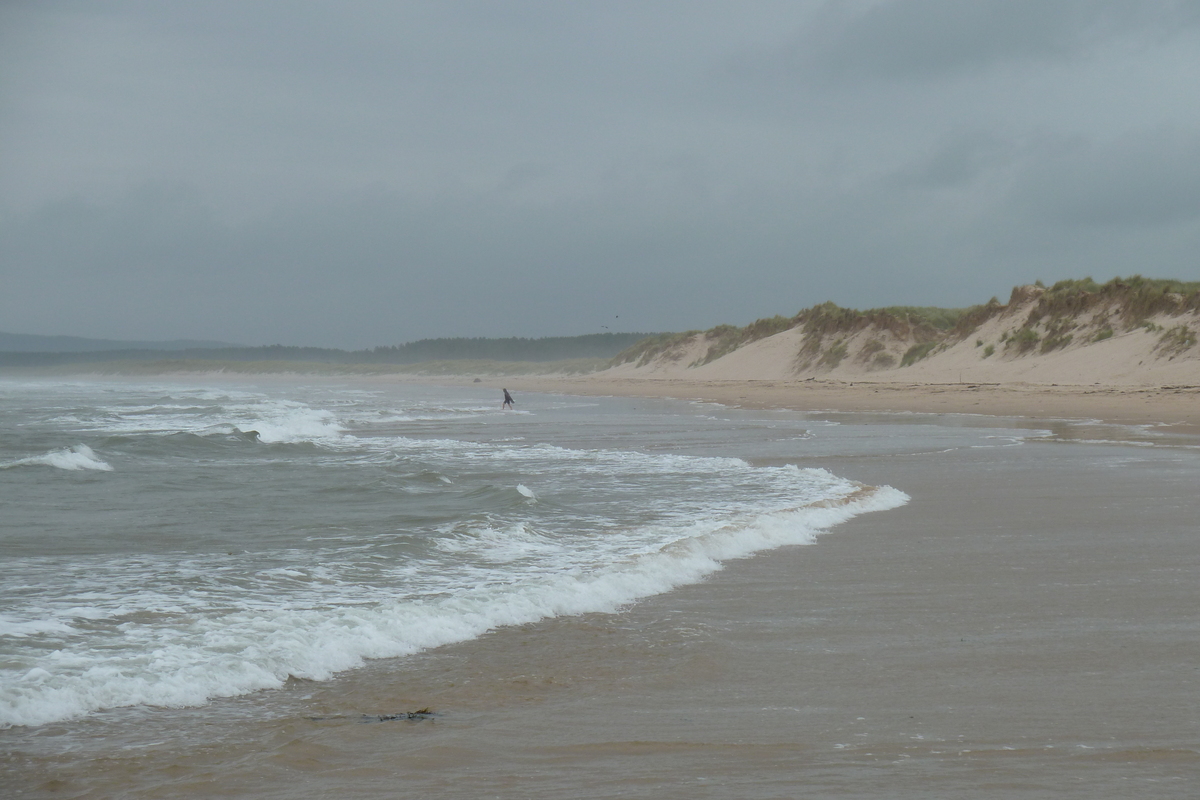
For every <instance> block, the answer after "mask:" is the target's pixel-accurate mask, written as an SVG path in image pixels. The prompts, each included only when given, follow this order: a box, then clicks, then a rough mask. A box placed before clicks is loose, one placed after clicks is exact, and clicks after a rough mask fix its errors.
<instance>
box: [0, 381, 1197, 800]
mask: <svg viewBox="0 0 1200 800" xmlns="http://www.w3.org/2000/svg"><path fill="white" fill-rule="evenodd" d="M143 377H145V376H139V379H140V378H143ZM158 377H162V378H166V377H170V378H179V379H184V380H187V381H201V382H207V381H208V380H210V379H212V378H213V377H214V376H212V375H208V376H205V375H201V374H199V373H190V374H181V375H171V376H158ZM298 379H299V380H302V381H306V382H311V383H330V384H344V383H346V382H347V380H348V379H347V377H346V376H323V377H319V378H316V377H314V378H308V377H305V376H296V375H291V376H282V375H264V376H248V375H239V376H235V377H232V378H231V377H230V376H223V377H222V380H225V381H232V382H237V383H248V384H253V383H260V384H261V383H274V382H276V381H278V382H281V383H284V382H295V381H296V380H298ZM352 380H353V381H354V382H355V383H356V384H358V385H359V386H361V387H362V388H363V389H367V390H369V391H370V392H371V393H372V394H374V393H376V392H382V393H384V394H386V387H387V386H388V385H396V383H397V382H398V381H397V380H396V379H395V378H394V377H392V376H364V377H363V378H361V379H358V378H352ZM399 382H400V383H422V384H433V385H442V384H453V385H457V386H471V387H474V388H476V389H478V390H479V392H480V396H481V397H490V396H491V394H490V393H491V392H493V391H494V393H495V408H496V413H495V414H494V415H493V417H494V418H495V419H494V421H493V422H492V423H490V424H496V423H499V424H504V423H508V422H512V421H514V420H518V419H522V417H521V416H517V415H513V416H507V415H502V414H501V413H500V411H499V408H500V402H501V399H502V396H501V394H500V389H501V388H508V389H509V391H510V392H512V393H513V395H514V396H515V398H516V401H517V409H518V410H519V411H520V410H524V409H525V408H527V407H529V406H534V407H535V408H536V407H537V406H538V405H539V404H541V405H543V406H553V405H555V404H556V403H555V402H554V401H553V398H550V401H551V402H549V403H547V399H548V398H546V397H541V398H535V397H534V396H533V395H534V394H535V393H537V394H540V393H549V394H559V395H572V396H577V397H580V396H582V397H586V396H602V395H603V396H625V397H664V398H677V399H680V400H684V401H705V402H713V403H720V404H722V405H726V406H729V407H734V408H738V407H740V408H742V409H748V410H750V412H751V413H746V412H742V411H735V412H732V413H729V412H724V411H722V412H714V413H719V414H720V415H722V416H724V415H728V416H730V417H732V418H736V419H738V420H740V421H747V420H750V421H756V422H755V424H759V425H760V426H761V429H764V430H772V426H773V424H774V423H773V422H772V420H773V419H774V418H775V415H766V414H761V415H760V414H754V413H752V412H753V410H756V409H793V410H798V411H802V412H809V415H807V416H806V417H805V419H808V420H811V422H806V423H803V424H804V425H805V426H806V427H808V428H809V430H810V431H813V432H815V433H816V435H815V437H790V433H789V434H788V435H787V436H785V438H782V439H778V440H772V441H779V442H783V443H784V444H783V445H781V449H767V448H765V447H760V446H759V445H754V446H751V445H746V446H744V447H741V448H740V449H737V450H732V449H731V450H728V451H727V452H723V453H722V455H726V456H729V457H738V458H746V459H748V460H750V461H751V462H753V463H755V464H759V463H763V464H768V463H769V464H780V463H787V464H792V465H795V466H796V467H797V468H799V469H820V470H827V471H829V472H831V473H832V474H834V475H837V476H839V477H843V478H846V479H848V480H852V481H855V482H858V483H861V484H863V485H864V486H891V487H894V488H895V489H898V490H900V491H902V492H905V493H906V494H908V495H909V496H910V498H911V499H910V502H909V503H908V504H907V505H905V506H903V507H900V508H896V509H892V510H888V511H879V512H872V513H867V514H863V515H861V516H859V517H855V518H854V519H852V520H849V521H846V522H843V523H841V524H839V525H837V526H836V527H834V528H833V529H831V530H829V531H828V532H827V533H825V534H822V535H821V536H820V537H819V539H818V541H817V542H816V543H815V544H812V545H811V546H788V547H781V548H777V549H774V550H772V551H770V552H769V553H763V554H761V555H759V556H757V557H751V558H737V559H731V560H729V561H727V562H725V563H724V564H723V565H722V567H721V568H720V569H719V570H718V571H717V572H715V573H713V574H712V575H710V576H708V577H706V578H705V579H703V580H700V581H698V582H696V583H691V584H687V585H683V586H679V587H677V588H675V589H673V590H671V591H669V592H666V593H663V594H658V595H654V596H650V597H646V598H644V599H641V600H639V601H637V602H634V603H631V604H628V605H626V606H624V607H623V608H621V609H619V610H617V611H615V612H614V613H588V614H583V615H579V616H572V615H558V616H553V615H552V616H548V617H547V618H545V619H543V620H541V621H539V622H535V623H529V624H524V625H516V626H505V627H498V628H496V629H494V630H491V631H489V632H488V633H486V634H484V635H482V636H480V637H478V638H475V639H471V640H468V641H463V642H459V643H457V644H451V645H445V646H441V647H437V648H433V649H430V650H428V651H423V652H421V653H418V654H416V655H414V656H410V657H405V658H399V659H382V660H378V661H370V662H368V663H367V664H366V665H364V666H363V667H362V668H360V669H357V670H351V671H349V672H346V673H343V674H341V675H339V676H337V677H335V678H334V679H332V680H329V681H325V682H309V681H300V680H297V681H289V682H288V685H287V686H285V687H284V688H283V689H281V690H278V691H275V692H267V693H258V694H253V695H248V696H246V697H243V698H236V699H232V700H228V701H226V700H215V701H213V703H212V704H211V708H199V709H194V710H188V709H184V710H177V709H161V710H155V711H153V712H150V713H152V714H153V716H156V717H160V718H162V719H164V720H173V722H170V723H169V724H170V725H171V727H170V728H169V729H170V730H171V731H172V732H173V733H174V734H177V736H178V739H179V741H180V742H185V741H186V742H189V743H190V744H189V745H188V746H187V747H186V748H181V747H176V746H174V745H173V744H171V743H169V742H167V743H164V742H161V741H159V739H160V738H163V737H156V738H152V739H150V740H147V742H142V741H140V740H137V739H136V738H135V739H132V740H131V741H129V742H128V743H127V745H128V747H127V748H125V749H122V750H120V751H115V750H104V751H103V752H102V755H101V756H99V757H98V758H97V759H92V758H90V757H78V756H74V755H71V754H70V753H68V752H66V751H64V752H62V753H61V754H57V753H49V754H45V755H44V756H37V757H33V756H31V757H30V758H32V759H33V760H29V761H24V760H19V759H23V758H25V757H24V756H21V755H19V754H18V755H16V756H14V757H13V758H12V759H10V760H9V763H8V764H7V765H6V766H7V767H9V768H12V774H13V775H14V776H15V775H18V774H23V776H22V778H21V783H22V784H23V786H24V787H25V789H26V790H25V793H24V796H28V797H51V796H57V794H58V793H61V790H62V789H63V788H64V787H67V788H70V789H77V790H80V791H82V790H84V789H90V790H91V791H92V792H93V793H94V794H96V795H97V796H107V795H111V794H115V793H116V791H117V787H120V791H122V792H125V793H126V794H127V796H131V797H133V796H136V797H142V798H155V799H156V800H157V799H158V798H166V797H178V796H211V795H212V794H216V793H219V794H224V795H226V796H246V797H259V798H269V797H280V798H283V797H288V798H289V799H294V798H297V797H300V798H307V797H320V796H330V795H332V794H337V795H339V796H345V797H377V796H387V795H388V794H389V793H395V792H396V791H407V792H408V793H409V794H410V795H411V796H417V795H424V794H437V795H439V796H446V797H482V796H494V797H501V798H531V797H539V798H552V797H555V798H557V797H564V796H579V797H597V798H599V797H611V796H617V795H621V794H625V795H631V796H655V797H663V798H676V797H678V798H684V797H688V798H693V797H713V798H717V797H731V796H739V797H748V798H755V800H757V799H758V798H762V799H763V800H766V798H772V797H780V796H798V795H800V794H803V795H805V796H814V797H834V796H837V797H860V798H872V799H873V798H877V797H893V796H896V794H897V793H898V792H899V793H900V794H904V795H906V796H907V795H912V796H925V797H930V798H937V800H950V798H955V800H958V799H959V798H964V797H967V798H975V797H978V798H981V800H982V798H990V797H995V796H1007V797H1023V798H1024V797H1027V798H1030V799H1031V800H1032V798H1042V797H1049V796H1056V797H1079V798H1081V800H1082V798H1084V797H1086V798H1088V799H1089V800H1095V798H1104V799H1105V800H1109V799H1110V798H1111V799H1112V800H1116V798H1124V797H1128V796H1131V794H1137V795H1138V796H1142V797H1151V798H1163V799H1164V800H1175V798H1183V797H1188V796H1191V794H1190V793H1191V792H1192V791H1193V790H1194V788H1195V783H1196V776H1197V775H1200V772H1198V770H1200V729H1198V728H1197V722H1196V721H1197V720H1200V707H1198V706H1197V704H1196V700H1195V697H1196V694H1195V692H1194V691H1193V690H1194V686H1193V685H1192V684H1193V683H1194V680H1193V679H1192V677H1191V675H1192V674H1193V673H1194V669H1193V668H1192V667H1193V666H1194V664H1195V663H1196V662H1197V661H1198V660H1200V653H1198V652H1197V644H1196V642H1197V639H1196V637H1195V635H1194V631H1195V626H1196V623H1195V620H1194V613H1193V609H1194V608H1195V605H1196V602H1198V601H1200V598H1197V595H1196V586H1195V582H1194V580H1193V576H1194V574H1195V570H1196V569H1197V568H1200V560H1198V559H1200V557H1198V554H1197V550H1196V547H1195V539H1194V519H1195V513H1196V501H1195V493H1194V486H1195V481H1196V479H1197V475H1198V474H1200V473H1198V472H1197V470H1198V469H1200V465H1198V464H1197V461H1196V456H1195V455H1194V452H1195V451H1194V448H1195V444H1196V440H1195V439H1194V438H1193V437H1191V436H1190V435H1187V436H1182V437H1181V438H1179V439H1176V438H1174V434H1175V433H1179V434H1186V433H1187V431H1189V430H1192V429H1193V427H1194V426H1195V425H1196V419H1195V417H1194V413H1193V412H1192V411H1191V410H1190V409H1189V408H1188V407H1187V405H1188V401H1194V394H1192V393H1191V392H1190V391H1189V390H1184V391H1179V392H1176V391H1174V390H1171V389H1164V388H1162V387H1158V388H1156V389H1146V388H1145V387H1056V386H1050V387H1040V386H1027V387H1013V386H1001V387H994V386H982V385H975V386H971V385H964V386H954V385H951V386H945V385H938V384H922V385H896V386H893V387H892V388H888V387H887V386H884V385H878V384H875V385H873V384H860V383H859V382H857V381H856V382H855V384H854V385H853V386H850V385H841V384H840V383H839V382H833V381H807V382H779V381H684V380H662V379H613V378H612V377H611V376H589V377H583V378H562V377H530V378H527V379H516V378H513V377H511V376H505V377H503V378H501V377H495V376H483V377H481V378H480V382H479V383H476V382H475V378H474V376H467V377H460V378H454V379H441V378H425V377H417V376H412V377H408V376H406V377H405V378H403V379H401V381H399ZM1162 398H1167V399H1166V400H1163V399H1162ZM523 401H524V402H523ZM615 405H626V406H628V405H636V406H641V404H640V403H636V404H629V403H620V402H618V403H615ZM647 405H649V404H647ZM693 411H694V412H695V410H694V409H693ZM841 412H846V413H845V416H838V417H837V421H836V422H832V421H830V417H829V416H828V415H833V414H839V415H840V414H841ZM896 412H900V413H899V414H897V413H896ZM993 412H994V416H993ZM695 413H701V414H708V413H709V412H708V411H707V410H700V411H699V412H695ZM962 413H965V414H970V415H978V416H969V417H959V416H956V415H958V414H962ZM909 415H912V416H909ZM931 415H932V416H931ZM939 415H944V417H945V418H944V419H942V418H939ZM985 415H986V416H985ZM768 416H769V417H770V419H768ZM1019 417H1024V418H1027V420H1028V421H1025V422H1020V423H1019V424H1013V422H1012V420H1013V418H1019ZM536 418H537V417H536V416H535V417H532V419H536ZM705 418H707V417H705ZM1051 419H1070V420H1079V421H1087V420H1100V419H1105V420H1108V421H1110V422H1113V423H1119V425H1134V426H1140V425H1146V426H1156V428H1157V427H1158V426H1169V427H1167V428H1164V429H1163V430H1167V431H1170V432H1171V433H1172V435H1171V436H1170V437H1166V438H1164V437H1161V436H1158V437H1156V436H1153V435H1151V436H1144V437H1142V438H1143V441H1135V442H1134V443H1135V444H1146V443H1149V442H1153V444H1155V445H1156V446H1152V447H1136V448H1134V447H1130V446H1128V444H1127V443H1126V441H1123V438H1124V434H1123V433H1122V431H1121V430H1120V429H1119V425H1100V426H1097V425H1094V424H1086V422H1084V424H1080V423H1079V422H1064V423H1063V424H1061V425H1046V426H1045V427H1046V428H1053V429H1054V430H1055V433H1056V435H1055V436H1054V437H1045V436H1042V435H1041V434H1035V435H1032V436H1029V435H1028V434H1029V432H1030V428H1036V427H1038V425H1037V424H1036V423H1037V422H1039V421H1045V420H1051ZM1030 422H1033V423H1034V424H1032V425H1031V424H1030ZM704 424H706V423H704ZM826 426H829V427H826ZM853 428H860V432H859V433H857V434H856V433H853V432H852V431H851V429H853ZM972 428H975V429H979V428H983V429H986V430H985V431H984V432H983V433H982V434H981V435H974V434H969V433H967V432H966V431H967V430H969V429H972ZM1005 429H1008V430H1005ZM901 430H903V432H901ZM822 431H827V432H830V431H841V432H847V431H851V432H849V433H844V435H847V436H850V437H851V439H848V440H846V441H856V440H855V439H854V438H853V437H855V436H861V437H862V438H863V439H865V440H869V441H871V442H872V444H871V445H870V448H871V449H869V450H868V451H866V452H863V451H861V450H859V449H858V448H857V447H856V446H855V447H848V448H847V449H845V450H840V451H837V452H836V453H834V454H826V455H822V453H823V452H825V451H822V450H821V449H820V447H819V446H818V445H819V444H820V442H821V441H822V439H823V438H826V435H827V434H822ZM1097 431H1099V433H1100V436H1098V437H1096V438H1098V439H1101V440H1103V441H1098V442H1092V441H1091V439H1092V438H1093V434H1094V433H1096V432H1097ZM892 434H896V435H900V436H903V437H909V438H908V441H910V442H915V443H916V444H915V446H910V445H906V446H905V447H903V448H900V449H897V450H895V452H892V451H891V450H888V449H887V448H888V447H889V445H887V444H886V443H887V442H888V441H889V436H890V435H892ZM781 435H782V434H781ZM1133 435H1134V438H1136V436H1137V432H1136V431H1134V434H1133ZM738 441H740V440H738ZM1175 444H1184V445H1187V447H1184V448H1176V447H1173V445H1175ZM1164 445H1165V446H1164ZM598 446H614V445H612V444H611V443H608V442H607V441H606V442H604V443H600V444H599V445H598ZM681 447H684V448H685V449H686V446H682V445H681ZM879 447H883V448H884V449H885V451H886V452H878V453H877V452H876V450H877V449H878V448H879ZM535 488H536V487H535ZM260 704H261V707H262V714H252V715H250V717H249V719H248V720H247V721H244V722H241V723H239V724H237V725H234V726H228V725H224V724H221V723H219V722H218V720H220V719H221V718H222V716H223V715H225V714H226V713H228V712H229V710H230V709H254V708H256V707H258V706H259V705H260ZM423 709H429V710H431V711H432V713H433V715H432V716H430V717H428V718H418V719H415V720H403V721H400V720H386V721H385V720H384V719H383V718H382V717H383V716H386V715H395V716H400V717H403V715H404V714H406V713H412V712H417V711H420V710H423ZM128 713H129V714H131V715H136V714H138V713H144V712H138V711H137V710H132V711H130V712H128ZM372 715H376V716H372ZM107 716H111V717H113V718H119V717H120V716H121V712H117V713H114V714H111V715H104V714H102V715H97V718H96V719H92V720H86V721H83V722H81V723H79V725H78V726H76V727H85V728H92V729H95V730H96V731H97V732H100V731H102V730H103V729H104V727H105V722H104V718H105V717H107ZM232 716H236V715H232ZM243 719H245V718H244V717H243ZM201 723H203V724H201ZM366 723H370V724H366ZM209 729H211V730H209ZM8 735H9V736H10V738H13V739H16V738H18V737H20V736H21V732H20V731H11V732H9V734H8ZM130 735H131V736H133V735H134V734H130ZM31 736H32V739H31V741H33V742H34V744H35V745H36V743H37V740H38V739H40V738H42V737H41V735H40V734H34V733H31ZM50 738H52V737H49V736H48V737H47V741H49V739H50ZM94 738H95V740H96V741H97V742H100V741H105V740H106V739H105V737H103V736H100V735H97V736H96V737H94ZM14 752H16V751H14ZM101 762H102V763H103V764H104V765H105V767H104V769H103V770H98V769H97V768H96V764H97V763H101ZM2 771H3V770H0V772H2ZM26 781H27V782H26ZM14 785H17V784H14ZM127 786H130V787H132V788H125V787H127ZM398 787H403V788H402V789H400V788H398Z"/></svg>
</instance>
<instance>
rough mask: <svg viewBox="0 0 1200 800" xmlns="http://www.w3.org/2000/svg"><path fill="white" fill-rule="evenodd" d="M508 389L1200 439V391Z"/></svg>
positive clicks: (838, 384) (766, 385)
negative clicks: (1067, 423)
mask: <svg viewBox="0 0 1200 800" xmlns="http://www.w3.org/2000/svg"><path fill="white" fill-rule="evenodd" d="M507 381H508V383H509V384H510V385H512V384H517V386H519V387H521V388H522V389H524V390H527V391H540V392H562V393H564V394H581V395H611V396H634V397H638V396H646V397H674V398H679V399H703V400H710V401H712V402H716V403H723V404H725V405H731V406H739V407H743V408H763V409H769V408H787V409H793V410H797V411H828V410H838V411H904V412H919V413H935V414H938V413H940V414H986V415H990V416H1001V417H1031V418H1035V419H1048V418H1054V419H1098V420H1105V421H1108V422H1116V423H1122V424H1131V425H1149V424H1158V425H1170V426H1172V427H1174V428H1176V429H1177V430H1178V431H1179V432H1181V433H1188V434H1192V435H1200V386H1196V385H1191V384H1189V385H1171V386H1161V385H1144V384H1129V385H1115V384H1095V385H1076V384H1061V385H1060V384H1053V383H1050V384H1047V383H970V382H966V383H964V382H961V381H960V382H957V383H910V382H902V381H884V380H860V381H846V380H837V379H810V380H804V381H775V380H730V381H721V380H697V379H687V378H662V377H613V376H611V375H607V374H606V373H597V374H595V375H584V376H579V377H536V378H528V379H522V380H521V381H520V383H517V381H516V380H515V379H513V378H508V379H507ZM463 382H466V380H465V379H464V380H463Z"/></svg>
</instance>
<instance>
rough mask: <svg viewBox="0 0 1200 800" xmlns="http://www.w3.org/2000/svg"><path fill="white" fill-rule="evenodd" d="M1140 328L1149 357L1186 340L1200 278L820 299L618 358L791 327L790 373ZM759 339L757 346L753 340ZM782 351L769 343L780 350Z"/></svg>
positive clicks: (668, 364)
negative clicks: (1148, 337)
mask: <svg viewBox="0 0 1200 800" xmlns="http://www.w3.org/2000/svg"><path fill="white" fill-rule="evenodd" d="M1133 331H1142V332H1144V333H1149V334H1153V335H1154V337H1155V338H1154V340H1153V348H1152V353H1153V355H1154V356H1155V357H1166V358H1174V357H1176V356H1179V355H1182V354H1184V353H1186V352H1188V351H1190V350H1191V348H1192V347H1194V345H1195V344H1196V341H1197V332H1198V331H1200V282H1196V281H1192V282H1186V281H1179V280H1171V279H1153V278H1144V277H1141V276H1137V275H1135V276H1133V277H1130V278H1114V279H1113V280H1111V281H1108V282H1107V283H1103V284H1101V283H1097V282H1096V281H1094V280H1092V279H1091V278H1084V279H1082V280H1066V281H1060V282H1058V283H1056V284H1054V285H1053V286H1050V287H1047V286H1045V285H1044V284H1042V283H1041V282H1038V283H1036V284H1034V285H1031V286H1018V287H1015V288H1014V289H1013V290H1012V294H1011V296H1010V298H1009V300H1008V302H1007V303H1001V302H1000V301H999V300H998V299H997V298H992V299H991V300H989V301H988V302H987V303H983V304H981V305H976V306H971V307H968V308H936V307H923V306H890V307H886V308H875V309H869V310H866V311H858V310H855V309H850V308H842V307H840V306H838V305H836V304H834V303H822V304H820V305H816V306H812V307H811V308H807V309H804V310H803V311H800V312H798V313H797V314H795V315H794V316H791V317H783V316H775V317H769V318H764V319H759V320H757V321H755V322H753V323H751V324H749V325H747V326H745V327H736V326H733V325H719V326H717V327H715V328H710V329H709V330H706V331H699V330H697V331H686V332H683V333H666V334H657V335H655V336H652V337H647V338H645V339H643V340H641V341H639V342H637V343H636V344H634V345H633V346H631V347H629V348H627V349H626V350H624V351H623V352H621V353H619V354H618V355H617V356H616V357H615V358H614V359H613V365H614V366H616V367H620V366H624V367H626V368H634V369H638V368H658V369H659V370H660V371H661V370H662V369H668V368H669V369H679V368H685V369H697V368H702V367H705V366H707V365H709V364H712V363H714V362H716V361H718V360H721V359H725V358H726V357H727V356H729V355H731V354H733V353H737V352H743V351H745V350H746V348H748V347H750V346H751V345H755V344H756V343H758V342H761V341H763V340H767V339H772V340H775V339H778V338H779V337H780V335H781V334H788V335H789V337H790V338H789V337H785V338H789V342H791V340H793V339H794V340H795V341H794V342H792V343H791V344H790V345H789V346H790V347H791V349H790V350H788V351H787V353H786V358H787V360H788V363H787V365H786V370H784V371H785V372H786V373H787V374H791V375H798V374H812V373H821V372H830V371H834V370H839V369H840V370H843V371H844V370H845V369H847V368H849V367H853V368H854V369H855V370H857V371H860V372H861V371H883V370H890V369H896V368H901V367H909V366H912V365H914V364H916V363H918V362H920V361H922V360H924V359H927V358H929V357H931V356H935V355H937V354H938V353H942V352H945V351H948V350H950V349H951V348H953V347H955V346H956V345H959V344H960V343H963V342H973V344H974V346H975V347H977V348H978V353H977V354H975V355H974V357H975V358H979V359H986V358H990V357H992V356H994V355H995V356H996V357H997V358H998V359H1005V358H1008V359H1012V358H1019V357H1024V356H1028V355H1046V354H1048V353H1052V352H1054V351H1057V350H1063V349H1068V348H1073V347H1074V348H1078V347H1080V346H1084V345H1087V344H1091V343H1096V342H1100V341H1104V340H1106V339H1108V338H1111V337H1113V336H1114V335H1120V334H1122V333H1129V332H1133ZM751 349H755V348H751ZM757 349H759V350H762V349H763V347H758V348H757ZM781 352H782V351H781V350H780V348H779V347H776V348H775V351H774V356H775V357H776V358H777V359H778V358H779V357H781V355H780V353H781Z"/></svg>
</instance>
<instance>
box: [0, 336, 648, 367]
mask: <svg viewBox="0 0 1200 800" xmlns="http://www.w3.org/2000/svg"><path fill="white" fill-rule="evenodd" d="M650 335H652V334H646V333H593V334H586V335H584V336H550V337H543V338H539V339H525V338H518V337H511V338H507V339H482V338H475V339H468V338H456V339H421V340H419V341H416V342H408V343H405V344H401V345H396V346H390V347H376V348H373V349H371V350H352V351H348V350H336V349H331V348H323V347H291V346H284V345H278V344H274V345H269V346H266V347H238V346H236V345H228V344H223V343H219V342H218V343H204V342H108V341H105V340H99V339H79V338H76V337H71V336H24V335H20V334H0V366H8V367H47V366H64V365H70V364H95V363H99V362H108V361H153V360H160V359H162V358H163V351H164V350H170V351H171V357H172V360H174V361H179V360H191V361H231V362H232V361H275V362H278V361H303V362H309V363H318V364H342V365H347V364H369V365H389V364H390V365H401V364H417V363H424V362H431V361H468V360H469V361H504V362H539V363H544V362H551V361H567V360H578V359H609V358H612V357H613V356H615V355H616V354H617V353H619V352H621V351H622V350H624V349H626V348H628V347H629V346H631V345H632V344H634V343H635V342H638V341H641V340H643V339H645V338H646V337H647V336H650ZM39 345H40V347H41V349H38V346H39ZM139 345H141V346H139Z"/></svg>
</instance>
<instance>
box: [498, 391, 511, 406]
mask: <svg viewBox="0 0 1200 800" xmlns="http://www.w3.org/2000/svg"><path fill="white" fill-rule="evenodd" d="M512 407H513V399H512V395H511V394H509V393H508V389H505V390H504V404H503V405H502V406H500V408H512Z"/></svg>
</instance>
